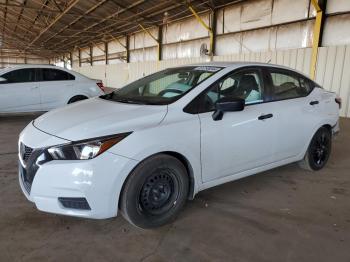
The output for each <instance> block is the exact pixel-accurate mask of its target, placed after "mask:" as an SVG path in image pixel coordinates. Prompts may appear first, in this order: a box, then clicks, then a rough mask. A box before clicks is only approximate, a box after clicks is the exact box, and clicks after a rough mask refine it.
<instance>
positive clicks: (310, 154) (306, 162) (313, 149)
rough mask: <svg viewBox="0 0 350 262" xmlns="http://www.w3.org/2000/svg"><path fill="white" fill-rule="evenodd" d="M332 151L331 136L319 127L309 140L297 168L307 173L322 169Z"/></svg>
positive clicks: (326, 129) (327, 131) (327, 130)
mask: <svg viewBox="0 0 350 262" xmlns="http://www.w3.org/2000/svg"><path fill="white" fill-rule="evenodd" d="M331 149H332V134H331V132H330V130H329V129H328V128H326V127H321V128H320V129H319V130H317V132H316V133H315V135H314V136H313V138H312V139H311V142H310V145H309V147H308V150H307V151H306V154H305V157H304V159H303V160H302V161H300V162H299V166H300V167H301V168H303V169H306V170H309V171H317V170H320V169H322V168H323V167H324V166H325V165H326V164H327V161H328V159H329V156H330V154H331Z"/></svg>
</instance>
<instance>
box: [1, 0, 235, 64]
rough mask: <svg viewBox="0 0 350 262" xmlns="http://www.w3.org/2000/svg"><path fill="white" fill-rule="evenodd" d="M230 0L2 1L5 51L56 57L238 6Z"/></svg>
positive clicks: (3, 48) (2, 30)
mask: <svg viewBox="0 0 350 262" xmlns="http://www.w3.org/2000/svg"><path fill="white" fill-rule="evenodd" d="M237 1H239V0H235V1H232V0H231V1H227V0H204V1H199V0H191V1H190V0H188V1H176V0H148V1H147V0H137V1H130V0H123V1H122V0H0V14H1V17H2V18H1V22H0V34H1V36H0V49H1V52H2V53H3V54H4V53H8V54H11V53H13V54H24V53H32V54H36V55H41V56H44V57H54V56H57V55H59V54H62V53H64V52H67V50H68V51H71V50H73V49H74V48H76V47H84V46H88V45H90V44H94V43H97V42H101V41H109V40H111V39H113V38H114V37H119V36H123V35H127V34H131V33H134V32H136V31H140V25H139V24H141V25H142V26H144V27H151V26H159V25H162V24H163V22H164V17H165V13H167V22H171V21H174V20H178V19H181V18H184V17H187V16H190V15H192V13H191V12H190V10H189V9H188V6H187V4H191V5H192V6H193V7H194V9H195V10H196V11H197V12H205V11H208V10H210V9H213V8H215V7H218V6H221V5H224V4H228V3H232V2H237Z"/></svg>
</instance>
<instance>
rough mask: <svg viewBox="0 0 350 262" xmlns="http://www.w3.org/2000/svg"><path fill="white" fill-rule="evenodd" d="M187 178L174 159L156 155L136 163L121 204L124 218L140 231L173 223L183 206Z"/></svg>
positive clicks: (181, 166)
mask: <svg viewBox="0 0 350 262" xmlns="http://www.w3.org/2000/svg"><path fill="white" fill-rule="evenodd" d="M188 190H189V179H188V174H187V171H186V168H185V167H184V165H183V164H182V163H181V162H180V161H179V160H178V159H176V158H174V157H172V156H169V155H164V154H159V155H155V156H153V157H151V158H148V159H146V160H145V161H143V162H142V163H141V164H139V165H138V166H137V167H136V168H135V170H134V171H133V172H132V173H131V174H130V176H129V178H128V179H127V181H126V183H125V185H124V187H123V192H122V195H121V201H120V205H119V207H120V210H121V213H122V214H123V216H124V218H125V219H126V220H128V221H129V222H130V223H131V224H133V225H135V226H137V227H140V228H154V227H158V226H162V225H164V224H167V223H169V222H170V221H172V220H173V219H174V218H175V217H176V215H177V214H178V213H179V212H180V210H181V209H182V207H183V206H184V204H185V203H186V200H187V196H188Z"/></svg>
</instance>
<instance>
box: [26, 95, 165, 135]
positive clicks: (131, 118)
mask: <svg viewBox="0 0 350 262" xmlns="http://www.w3.org/2000/svg"><path fill="white" fill-rule="evenodd" d="M166 113H167V106H164V105H162V106H154V105H136V104H126V103H119V102H114V101H108V100H104V99H102V98H92V99H88V100H84V101H81V102H77V103H74V104H71V105H68V106H66V107H63V108H59V109H55V110H52V111H50V112H48V113H46V114H44V115H42V116H40V117H39V118H37V119H35V120H34V122H33V125H34V126H35V127H36V128H37V129H39V130H41V131H43V132H45V133H48V134H51V135H54V136H57V137H60V138H63V139H67V140H71V141H77V140H83V139H89V138H94V137H99V136H106V135H113V134H118V133H122V132H130V131H136V130H140V129H145V128H149V127H153V126H156V125H158V124H159V123H160V122H161V121H162V120H163V119H164V117H165V115H166Z"/></svg>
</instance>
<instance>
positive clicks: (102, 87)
mask: <svg viewBox="0 0 350 262" xmlns="http://www.w3.org/2000/svg"><path fill="white" fill-rule="evenodd" d="M96 85H97V86H98V87H99V88H100V89H101V90H102V92H103V93H104V92H105V87H104V86H103V83H102V82H97V83H96Z"/></svg>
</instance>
